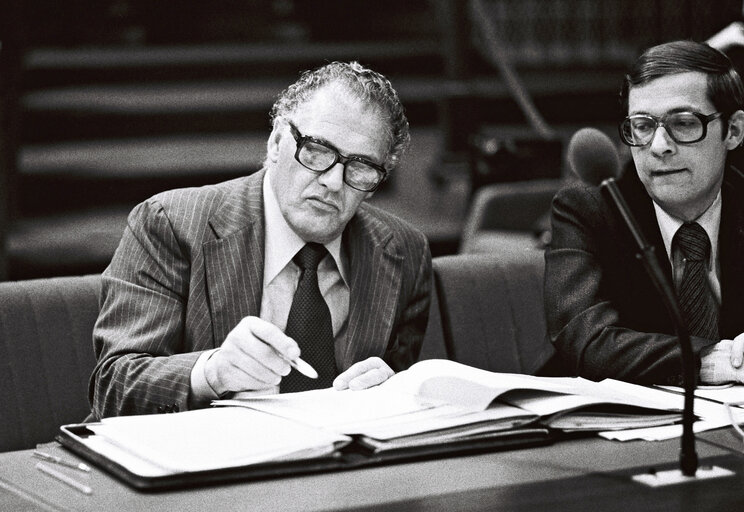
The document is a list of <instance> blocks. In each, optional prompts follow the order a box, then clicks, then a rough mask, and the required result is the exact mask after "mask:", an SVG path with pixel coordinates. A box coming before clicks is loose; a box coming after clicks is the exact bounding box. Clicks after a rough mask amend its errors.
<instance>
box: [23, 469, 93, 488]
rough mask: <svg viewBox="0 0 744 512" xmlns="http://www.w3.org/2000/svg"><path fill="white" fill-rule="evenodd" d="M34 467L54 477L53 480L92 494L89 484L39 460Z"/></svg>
mask: <svg viewBox="0 0 744 512" xmlns="http://www.w3.org/2000/svg"><path fill="white" fill-rule="evenodd" d="M36 469H38V470H39V471H41V472H42V473H44V474H47V475H49V476H51V477H52V478H54V479H55V480H58V481H60V482H62V483H63V484H66V485H69V486H70V487H72V488H73V489H75V490H77V491H80V492H82V493H83V494H93V489H91V488H90V487H89V486H87V485H85V484H83V483H80V482H78V481H77V480H75V479H73V478H70V477H69V476H67V475H65V474H64V473H60V472H59V471H57V470H56V469H52V468H50V467H49V466H47V465H45V464H42V463H41V462H39V463H37V464H36Z"/></svg>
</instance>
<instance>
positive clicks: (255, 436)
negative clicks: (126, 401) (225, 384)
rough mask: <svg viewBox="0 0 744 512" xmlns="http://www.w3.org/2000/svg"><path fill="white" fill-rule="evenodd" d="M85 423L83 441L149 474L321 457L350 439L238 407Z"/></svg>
mask: <svg viewBox="0 0 744 512" xmlns="http://www.w3.org/2000/svg"><path fill="white" fill-rule="evenodd" d="M87 428H88V429H89V430H90V431H92V432H94V433H95V434H96V435H95V436H90V437H88V438H87V439H85V440H84V442H85V443H88V444H89V445H90V447H91V448H94V449H95V450H97V451H105V453H107V454H109V455H110V456H112V457H115V459H116V460H118V461H120V462H121V461H123V462H124V463H125V465H127V466H128V467H129V469H131V470H134V472H136V473H138V474H147V475H150V476H156V475H165V474H171V473H176V472H194V471H207V470H212V469H223V468H230V467H237V466H245V465H249V464H258V463H263V462H267V461H281V460H300V459H308V458H317V457H322V456H326V455H330V454H332V453H334V452H335V451H336V450H337V449H338V448H339V447H341V446H344V445H346V444H347V443H348V442H349V441H351V439H350V438H348V437H347V436H344V435H338V434H335V433H333V432H331V431H327V430H320V429H316V428H312V427H308V426H306V425H303V424H301V423H297V422H294V421H289V420H286V419H284V418H280V417H277V416H272V415H269V414H263V413H260V412H258V411H254V410H251V409H241V408H234V407H229V408H228V407H226V408H220V409H202V410H196V411H187V412H183V413H178V414H151V415H140V416H119V417H113V418H105V419H103V420H102V421H101V422H100V423H97V424H91V425H89V426H88V427H87ZM91 443H92V444H91Z"/></svg>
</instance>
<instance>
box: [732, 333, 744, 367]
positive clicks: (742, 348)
mask: <svg viewBox="0 0 744 512" xmlns="http://www.w3.org/2000/svg"><path fill="white" fill-rule="evenodd" d="M742 361H744V332H743V333H741V334H740V335H738V336H737V337H736V338H734V341H733V343H732V344H731V366H733V367H734V368H738V369H741V367H742Z"/></svg>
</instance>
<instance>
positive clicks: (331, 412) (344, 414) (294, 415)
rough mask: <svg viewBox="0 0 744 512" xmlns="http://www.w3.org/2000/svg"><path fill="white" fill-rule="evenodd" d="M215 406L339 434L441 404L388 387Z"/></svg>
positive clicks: (233, 401) (287, 395)
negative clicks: (259, 413)
mask: <svg viewBox="0 0 744 512" xmlns="http://www.w3.org/2000/svg"><path fill="white" fill-rule="evenodd" d="M212 404H213V405H230V406H240V407H248V408H251V409H255V410H258V411H264V412H268V413H271V414H275V415H277V416H281V417H283V418H288V419H291V420H294V421H297V422H300V423H303V424H305V425H310V426H313V427H318V428H328V429H333V430H336V431H340V430H342V429H341V426H343V425H346V424H358V423H363V422H366V421H371V420H381V419H386V418H391V417H394V416H400V415H403V414H409V413H413V412H417V411H424V410H429V409H434V408H436V407H438V406H440V405H442V403H441V402H436V401H433V400H427V399H423V398H419V397H416V396H414V395H410V394H407V393H404V392H398V391H395V390H390V389H389V388H387V387H385V386H376V387H373V388H369V389H365V390H361V391H352V390H349V389H346V390H343V391H337V390H335V389H333V388H328V389H318V390H313V391H303V392H300V393H284V394H279V395H266V396H257V397H251V398H236V399H231V400H215V401H213V402H212Z"/></svg>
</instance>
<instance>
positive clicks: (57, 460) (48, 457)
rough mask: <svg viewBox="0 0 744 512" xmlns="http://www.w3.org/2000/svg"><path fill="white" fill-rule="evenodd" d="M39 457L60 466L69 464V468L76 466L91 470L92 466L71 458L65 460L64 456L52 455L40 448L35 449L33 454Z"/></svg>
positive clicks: (80, 468) (75, 467)
mask: <svg viewBox="0 0 744 512" xmlns="http://www.w3.org/2000/svg"><path fill="white" fill-rule="evenodd" d="M32 455H33V456H34V457H36V458H37V459H41V460H45V461H47V462H54V463H55V464H59V465H60V466H67V467H68V468H74V469H78V470H80V471H86V472H88V471H90V466H88V465H87V464H83V463H82V462H73V461H69V460H65V459H63V458H62V457H57V456H56V455H50V454H48V453H45V452H41V451H39V450H34V453H33V454H32Z"/></svg>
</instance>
